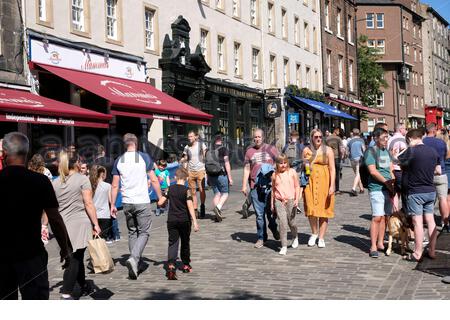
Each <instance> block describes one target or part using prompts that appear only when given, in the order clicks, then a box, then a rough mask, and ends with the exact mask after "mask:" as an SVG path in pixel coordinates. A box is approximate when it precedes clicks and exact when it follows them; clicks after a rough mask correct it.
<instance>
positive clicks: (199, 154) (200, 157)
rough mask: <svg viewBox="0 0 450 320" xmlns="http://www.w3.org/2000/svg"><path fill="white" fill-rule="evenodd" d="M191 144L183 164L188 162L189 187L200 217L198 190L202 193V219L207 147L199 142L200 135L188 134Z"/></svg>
mask: <svg viewBox="0 0 450 320" xmlns="http://www.w3.org/2000/svg"><path fill="white" fill-rule="evenodd" d="M188 140H189V144H188V145H186V147H184V151H183V157H182V158H181V163H184V162H187V163H188V165H187V169H188V172H189V179H188V186H189V189H190V190H191V194H192V199H193V200H194V209H195V215H196V216H198V200H197V188H198V191H199V192H200V202H201V205H200V218H202V219H203V218H204V217H205V200H206V193H205V176H206V171H205V153H206V145H205V144H204V143H202V142H199V141H198V133H196V132H194V131H190V132H189V133H188Z"/></svg>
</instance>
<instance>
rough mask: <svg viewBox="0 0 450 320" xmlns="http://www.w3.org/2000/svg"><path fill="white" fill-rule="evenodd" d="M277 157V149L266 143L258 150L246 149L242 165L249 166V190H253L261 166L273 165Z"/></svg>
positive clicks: (253, 148)
mask: <svg viewBox="0 0 450 320" xmlns="http://www.w3.org/2000/svg"><path fill="white" fill-rule="evenodd" d="M277 156H278V150H277V148H275V146H272V145H270V144H267V143H264V144H262V145H261V147H259V148H258V149H257V148H255V147H254V146H252V147H250V148H248V149H247V152H246V153H245V159H244V164H250V170H251V171H250V178H249V180H250V188H252V189H253V188H254V186H255V179H256V174H257V173H258V170H259V168H260V167H261V164H263V163H269V164H271V165H273V164H274V163H275V158H276V157H277Z"/></svg>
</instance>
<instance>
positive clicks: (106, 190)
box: [93, 181, 111, 219]
mask: <svg viewBox="0 0 450 320" xmlns="http://www.w3.org/2000/svg"><path fill="white" fill-rule="evenodd" d="M110 192H111V185H110V184H109V183H106V182H103V181H102V182H100V183H99V184H98V186H97V189H95V194H94V198H93V201H94V206H95V209H96V210H97V218H99V219H110V218H111V209H110V207H109V194H110Z"/></svg>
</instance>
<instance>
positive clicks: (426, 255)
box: [422, 250, 436, 260]
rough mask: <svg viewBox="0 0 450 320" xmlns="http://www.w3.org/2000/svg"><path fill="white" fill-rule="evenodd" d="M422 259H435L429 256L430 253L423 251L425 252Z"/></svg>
mask: <svg viewBox="0 0 450 320" xmlns="http://www.w3.org/2000/svg"><path fill="white" fill-rule="evenodd" d="M422 257H425V258H428V259H431V260H434V259H436V256H434V257H433V256H431V255H430V252H429V251H428V250H425V251H424V252H423V254H422Z"/></svg>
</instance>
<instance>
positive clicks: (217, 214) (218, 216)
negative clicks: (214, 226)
mask: <svg viewBox="0 0 450 320" xmlns="http://www.w3.org/2000/svg"><path fill="white" fill-rule="evenodd" d="M213 211H214V214H215V215H216V221H217V222H221V221H222V212H221V211H220V209H219V208H217V207H214V209H213Z"/></svg>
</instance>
